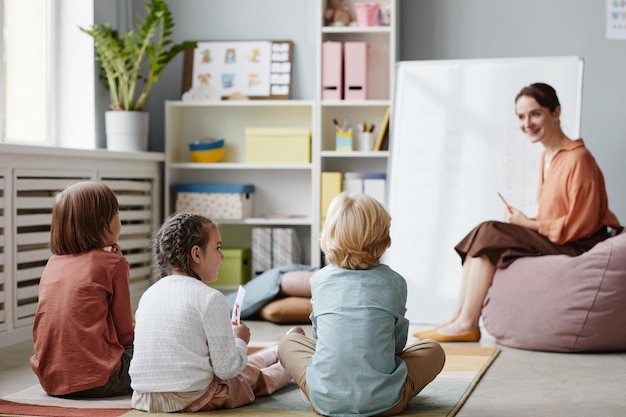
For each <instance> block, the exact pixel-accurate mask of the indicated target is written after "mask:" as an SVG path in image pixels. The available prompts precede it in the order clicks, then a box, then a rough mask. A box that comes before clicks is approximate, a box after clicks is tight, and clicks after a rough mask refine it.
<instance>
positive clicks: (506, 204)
mask: <svg viewBox="0 0 626 417" xmlns="http://www.w3.org/2000/svg"><path fill="white" fill-rule="evenodd" d="M498 197H500V200H502V202H503V203H504V205H505V206H506V209H507V210H508V211H509V213H513V209H512V208H511V206H510V205H509V203H507V202H506V200H505V199H504V197H502V194H500V193H498Z"/></svg>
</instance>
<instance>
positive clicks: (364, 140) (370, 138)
mask: <svg viewBox="0 0 626 417" xmlns="http://www.w3.org/2000/svg"><path fill="white" fill-rule="evenodd" d="M373 148H374V134H373V133H372V132H361V133H359V151H371V150H372V149H373Z"/></svg>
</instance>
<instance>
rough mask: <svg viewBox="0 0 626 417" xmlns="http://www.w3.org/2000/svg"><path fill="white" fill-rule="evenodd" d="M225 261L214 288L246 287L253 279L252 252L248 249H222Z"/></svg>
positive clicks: (213, 284)
mask: <svg viewBox="0 0 626 417" xmlns="http://www.w3.org/2000/svg"><path fill="white" fill-rule="evenodd" d="M222 253H223V254H224V261H223V262H222V266H221V267H220V271H219V273H218V274H217V281H215V282H213V283H211V285H212V286H220V287H221V286H232V285H244V284H245V283H246V282H248V281H249V280H250V278H251V277H252V251H251V250H250V249H248V248H233V249H222Z"/></svg>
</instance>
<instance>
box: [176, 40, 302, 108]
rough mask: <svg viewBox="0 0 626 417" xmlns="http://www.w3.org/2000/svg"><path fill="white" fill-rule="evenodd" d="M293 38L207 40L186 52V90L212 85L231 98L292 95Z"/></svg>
mask: <svg viewBox="0 0 626 417" xmlns="http://www.w3.org/2000/svg"><path fill="white" fill-rule="evenodd" d="M292 49H293V45H292V42H291V41H204V42H198V46H197V47H196V48H195V49H193V50H190V51H186V52H185V68H184V78H183V93H184V92H187V91H189V90H190V89H191V88H198V87H200V86H209V87H211V89H212V90H213V91H215V92H216V94H217V95H219V96H220V97H223V98H228V97H230V96H232V95H233V94H235V93H238V94H241V95H244V96H247V97H250V98H282V99H288V98H290V92H291V91H290V90H291V88H290V86H291V56H292Z"/></svg>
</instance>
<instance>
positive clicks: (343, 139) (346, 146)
mask: <svg viewBox="0 0 626 417" xmlns="http://www.w3.org/2000/svg"><path fill="white" fill-rule="evenodd" d="M335 150H336V151H338V152H345V151H351V150H352V132H337V134H336V136H335Z"/></svg>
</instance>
